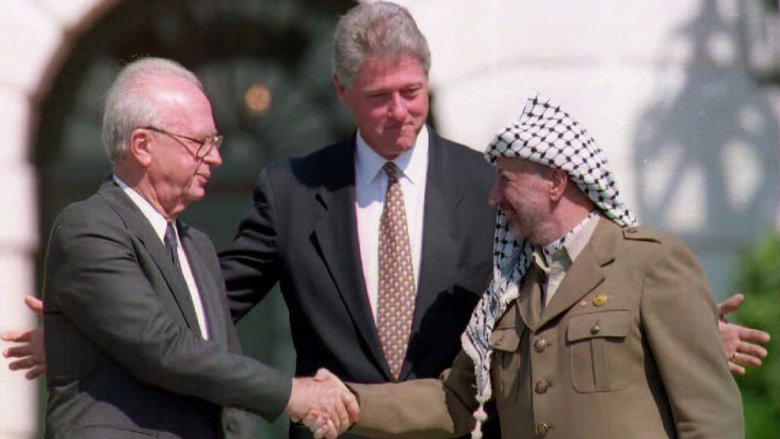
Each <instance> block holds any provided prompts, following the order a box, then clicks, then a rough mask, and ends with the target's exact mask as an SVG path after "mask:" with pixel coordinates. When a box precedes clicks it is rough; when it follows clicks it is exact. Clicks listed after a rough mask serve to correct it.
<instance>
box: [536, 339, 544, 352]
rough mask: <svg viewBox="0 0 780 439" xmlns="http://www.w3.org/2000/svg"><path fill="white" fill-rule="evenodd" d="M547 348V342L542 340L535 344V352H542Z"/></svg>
mask: <svg viewBox="0 0 780 439" xmlns="http://www.w3.org/2000/svg"><path fill="white" fill-rule="evenodd" d="M546 348H547V340H545V339H543V338H540V339H538V340H536V343H534V350H535V351H536V352H542V351H544V350H545V349H546Z"/></svg>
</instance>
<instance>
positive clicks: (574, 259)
mask: <svg viewBox="0 0 780 439" xmlns="http://www.w3.org/2000/svg"><path fill="white" fill-rule="evenodd" d="M486 155H487V157H488V158H489V160H490V161H492V162H494V163H495V167H496V177H495V183H494V186H493V191H492V192H491V195H490V200H491V203H492V204H493V205H496V206H498V207H499V214H498V219H497V227H496V245H495V252H494V258H495V264H494V275H493V280H492V282H491V285H490V287H489V288H488V290H487V292H486V293H485V296H484V297H483V300H482V301H481V302H480V304H478V305H477V307H476V309H475V311H474V314H473V316H472V317H471V321H470V323H469V325H468V327H467V329H466V331H465V332H464V335H463V337H462V342H463V350H462V352H461V353H460V354H459V355H458V357H457V358H456V360H455V362H454V363H453V366H452V368H451V369H450V370H449V371H447V372H445V373H444V374H443V375H442V377H441V379H440V380H420V381H417V382H407V383H401V384H398V385H394V386H386V385H365V384H355V385H353V387H354V389H355V391H356V393H357V394H358V399H359V400H360V405H361V416H360V419H359V420H358V424H357V426H356V428H355V431H358V432H363V433H366V434H371V435H376V436H379V437H405V438H411V437H421V438H422V437H424V438H433V437H447V436H450V435H453V434H458V433H461V434H462V433H463V432H466V431H468V430H469V429H472V427H474V426H475V420H476V427H475V428H474V437H477V438H478V437H480V424H481V423H482V422H483V421H484V420H485V419H486V417H487V416H488V415H489V413H491V412H495V413H497V415H498V417H499V419H500V424H501V433H502V437H506V438H515V439H526V438H527V439H531V438H540V437H549V438H561V439H591V438H604V439H610V438H612V439H622V438H632V439H640V438H647V439H650V438H652V439H657V438H679V439H684V438H713V439H714V438H723V439H738V438H741V437H744V429H743V427H744V425H743V418H742V406H741V401H740V395H739V390H738V389H737V386H736V383H735V382H734V379H733V377H732V376H731V374H730V373H729V367H728V364H727V361H726V358H725V357H724V356H723V350H722V348H721V343H720V340H719V337H718V329H717V321H718V315H717V311H716V307H715V304H714V303H713V301H712V298H711V297H710V294H709V291H708V289H707V285H706V281H705V279H704V276H703V274H702V272H701V269H700V268H699V265H698V263H697V262H696V259H695V258H694V257H693V255H692V254H691V252H690V251H689V250H688V249H687V247H686V246H685V245H684V244H683V243H682V242H681V241H680V240H678V239H676V238H674V237H672V236H670V235H668V234H665V233H661V232H659V231H656V230H652V229H649V228H645V227H638V226H636V225H635V220H634V218H633V216H632V215H631V213H630V212H629V210H628V209H627V208H626V207H625V206H624V205H623V204H622V202H621V201H620V197H619V192H618V190H617V186H616V185H615V182H614V180H613V178H612V175H611V173H610V171H609V169H608V167H607V164H606V161H605V160H604V157H603V154H602V152H601V150H600V149H599V148H598V147H597V146H596V144H595V142H594V141H593V139H592V138H590V136H589V135H588V134H587V132H586V131H585V130H584V129H582V128H581V127H580V126H579V124H578V123H577V122H576V121H574V119H572V118H571V117H570V116H569V115H568V114H567V113H566V112H564V111H563V110H561V108H560V107H559V106H556V105H554V104H552V103H551V102H549V101H547V100H545V99H542V98H540V97H533V98H531V99H530V100H529V102H528V104H527V105H526V107H525V109H524V110H523V114H522V116H521V117H520V121H519V122H515V123H512V124H510V125H509V126H508V127H507V128H506V129H505V130H503V131H502V132H501V133H499V135H498V136H497V137H496V139H495V140H494V142H493V143H492V144H491V145H490V147H489V148H488V151H487V153H486ZM520 237H522V238H520ZM489 402H490V403H492V404H493V405H492V406H490V407H488V403H489ZM312 416H314V415H312ZM312 425H314V426H316V425H317V423H316V422H312Z"/></svg>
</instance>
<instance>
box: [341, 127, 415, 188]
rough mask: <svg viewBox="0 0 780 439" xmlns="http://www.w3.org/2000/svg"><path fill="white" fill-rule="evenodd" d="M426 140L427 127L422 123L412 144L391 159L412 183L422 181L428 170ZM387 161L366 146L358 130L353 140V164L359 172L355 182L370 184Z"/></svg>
mask: <svg viewBox="0 0 780 439" xmlns="http://www.w3.org/2000/svg"><path fill="white" fill-rule="evenodd" d="M428 140H429V136H428V127H427V126H426V125H423V127H422V129H421V130H420V133H419V134H417V139H415V142H414V146H413V147H412V148H411V149H409V150H408V151H404V152H403V153H401V155H399V156H398V157H396V158H395V159H393V160H391V161H392V162H394V163H395V164H396V166H398V169H400V170H401V173H402V174H403V176H404V177H406V178H407V179H408V180H409V181H410V182H411V183H412V184H417V183H418V182H421V181H423V179H424V177H425V173H426V172H427V171H428ZM387 161H388V160H387V159H386V158H384V157H382V156H381V155H379V154H377V153H376V151H374V150H373V149H371V147H370V146H368V143H366V141H365V140H364V139H363V136H362V135H361V134H360V131H358V133H357V139H356V141H355V165H356V167H357V168H358V169H359V170H361V172H357V176H358V177H357V178H358V181H357V183H358V184H359V185H364V186H368V185H370V184H371V183H372V182H373V181H374V180H375V179H376V178H377V176H378V175H379V172H380V171H382V166H384V165H385V163H386V162H387ZM399 177H400V175H399Z"/></svg>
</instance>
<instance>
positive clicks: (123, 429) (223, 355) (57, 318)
mask: <svg viewBox="0 0 780 439" xmlns="http://www.w3.org/2000/svg"><path fill="white" fill-rule="evenodd" d="M103 128H104V129H103V137H104V143H105V146H106V150H107V152H108V155H109V158H110V159H111V162H112V163H113V172H114V175H113V177H112V178H111V180H109V181H107V182H105V183H104V184H103V185H102V186H101V187H100V189H99V190H98V191H97V193H96V194H95V195H93V196H92V197H90V198H89V199H87V200H85V201H81V202H78V203H74V204H71V205H70V206H68V207H66V208H65V209H64V210H63V211H62V212H61V213H60V215H59V216H58V217H57V219H56V221H55V223H54V227H53V230H52V233H51V238H50V241H49V249H48V253H47V256H46V267H45V281H44V293H43V295H44V304H45V310H44V328H45V346H46V356H47V361H48V369H47V371H46V372H47V373H46V383H47V387H48V390H49V394H48V402H47V407H46V437H47V438H79V439H84V438H128V439H129V438H138V437H150V436H153V437H160V438H169V439H173V438H183V439H184V438H186V439H191V438H218V437H225V436H231V437H251V436H250V434H251V432H249V431H246V430H244V428H246V425H242V422H243V421H241V420H240V418H239V417H238V416H239V414H238V413H237V412H234V416H233V417H232V418H230V420H227V422H225V423H224V424H223V423H222V421H221V418H222V414H223V413H222V412H223V410H222V408H223V407H232V408H239V409H244V410H246V411H249V412H252V413H256V414H258V415H260V416H262V417H264V418H267V419H273V418H275V417H277V416H278V415H279V414H281V413H282V412H283V411H284V410H285V408H286V409H287V411H288V412H289V413H290V415H291V416H292V417H293V418H299V417H301V416H303V415H304V414H305V413H306V412H307V411H308V410H310V409H311V408H312V407H322V408H323V409H326V410H328V411H330V413H331V414H332V415H333V416H334V417H332V418H331V419H333V420H334V424H331V426H332V427H333V430H332V431H331V432H330V433H329V436H332V435H334V434H335V433H336V430H338V428H339V421H340V419H344V424H343V425H344V426H346V424H347V419H346V418H347V416H348V415H351V416H353V417H354V416H355V414H356V413H355V407H356V406H355V402H354V399H353V397H352V396H351V395H350V394H349V393H348V392H345V391H344V390H345V389H344V388H343V387H339V386H338V385H332V384H329V383H326V382H323V381H316V380H315V379H313V378H294V379H291V377H289V376H287V375H286V374H284V373H281V372H278V371H276V370H274V369H272V368H270V367H268V366H266V365H264V364H262V363H260V362H258V361H256V360H254V359H251V358H248V357H244V356H241V355H240V354H239V352H240V350H239V345H238V340H237V337H236V334H235V330H234V328H233V325H232V323H231V321H230V316H229V311H228V307H227V301H226V298H225V292H224V282H223V280H222V275H221V273H220V270H219V265H218V262H217V257H216V253H215V251H214V248H213V246H212V244H211V241H210V240H209V239H208V237H206V236H205V235H203V234H202V233H201V232H199V231H198V230H196V229H194V228H192V227H190V226H188V225H186V224H184V223H183V222H181V221H179V220H177V216H178V215H179V214H180V213H181V212H182V211H183V210H184V209H185V208H186V207H187V205H188V204H189V203H191V202H193V201H196V200H199V199H201V198H203V196H204V195H205V187H206V183H207V182H208V180H209V178H210V176H211V173H212V171H213V170H214V169H215V168H217V167H218V166H219V165H220V164H221V163H222V161H221V158H220V154H219V149H218V148H219V146H220V144H221V142H222V137H221V136H219V135H218V134H217V133H216V129H215V126H214V120H213V117H212V113H211V106H210V104H209V101H208V99H207V98H206V96H205V94H204V92H203V90H202V86H201V84H200V82H199V81H198V80H197V78H195V76H194V75H193V74H192V73H190V72H189V71H187V70H186V69H184V68H183V67H181V66H180V65H178V64H176V63H174V62H172V61H168V60H163V59H155V58H147V59H141V60H138V61H136V62H133V63H131V64H129V65H128V66H126V67H125V68H124V69H123V70H122V72H120V74H119V76H118V77H117V79H116V81H115V82H114V84H113V85H112V87H111V89H110V90H109V91H108V93H107V97H106V105H105V114H104V120H103ZM322 373H323V372H321V374H322ZM345 406H346V407H345ZM348 411H349V413H348ZM226 419H227V418H226ZM221 424H222V425H221Z"/></svg>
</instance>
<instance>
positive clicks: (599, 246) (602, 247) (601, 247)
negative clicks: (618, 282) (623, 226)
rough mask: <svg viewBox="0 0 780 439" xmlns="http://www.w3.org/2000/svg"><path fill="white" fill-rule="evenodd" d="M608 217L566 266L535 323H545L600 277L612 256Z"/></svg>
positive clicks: (612, 232) (584, 292) (575, 301)
mask: <svg viewBox="0 0 780 439" xmlns="http://www.w3.org/2000/svg"><path fill="white" fill-rule="evenodd" d="M614 227H617V226H616V225H614V224H613V223H612V222H611V221H609V220H607V219H605V218H601V219H599V224H598V226H597V227H596V230H595V231H594V232H593V236H592V237H591V239H590V241H589V242H588V244H587V245H586V246H585V248H584V249H583V250H582V253H580V255H579V256H578V257H577V259H576V260H575V261H574V263H573V264H572V265H571V267H569V270H568V272H567V273H566V277H564V278H563V281H562V282H561V285H560V287H559V288H558V291H557V292H556V293H555V295H554V296H553V298H552V299H551V300H550V303H549V304H548V305H547V307H546V308H545V309H544V312H543V313H542V318H541V321H540V322H539V326H540V327H541V326H542V325H544V324H546V323H547V322H549V321H550V320H552V319H554V318H555V317H557V316H558V315H559V314H561V313H563V312H564V311H566V310H567V309H569V308H570V307H571V306H572V305H574V304H575V303H577V301H579V300H580V299H581V298H582V297H583V296H585V295H586V294H588V293H589V292H591V291H593V289H594V288H596V287H597V286H598V285H599V284H601V282H603V281H604V267H605V266H606V265H607V264H609V263H611V262H612V261H613V260H614V259H615V245H616V242H615V240H616V239H617V235H615V233H614V230H612V228H614Z"/></svg>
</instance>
